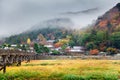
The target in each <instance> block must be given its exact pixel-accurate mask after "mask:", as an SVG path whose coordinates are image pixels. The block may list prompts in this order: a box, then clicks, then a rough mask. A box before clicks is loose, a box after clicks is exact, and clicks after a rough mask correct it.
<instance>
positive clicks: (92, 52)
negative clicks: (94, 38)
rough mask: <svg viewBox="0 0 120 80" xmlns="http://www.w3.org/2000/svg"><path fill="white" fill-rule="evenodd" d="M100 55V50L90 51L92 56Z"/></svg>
mask: <svg viewBox="0 0 120 80" xmlns="http://www.w3.org/2000/svg"><path fill="white" fill-rule="evenodd" d="M98 53H99V50H98V49H93V50H90V54H91V55H98Z"/></svg>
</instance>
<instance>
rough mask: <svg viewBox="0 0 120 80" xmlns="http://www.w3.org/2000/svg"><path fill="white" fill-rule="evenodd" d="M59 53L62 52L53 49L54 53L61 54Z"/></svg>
mask: <svg viewBox="0 0 120 80" xmlns="http://www.w3.org/2000/svg"><path fill="white" fill-rule="evenodd" d="M59 54H60V52H59V51H57V50H53V51H52V55H59Z"/></svg>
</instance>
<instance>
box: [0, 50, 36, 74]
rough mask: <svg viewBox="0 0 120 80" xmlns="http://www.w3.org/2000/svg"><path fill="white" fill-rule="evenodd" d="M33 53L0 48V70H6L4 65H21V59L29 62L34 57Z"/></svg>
mask: <svg viewBox="0 0 120 80" xmlns="http://www.w3.org/2000/svg"><path fill="white" fill-rule="evenodd" d="M35 57H36V56H35V53H32V52H25V51H19V50H0V71H1V70H3V73H5V72H6V66H10V65H12V64H15V63H16V65H17V66H20V65H21V62H22V61H26V62H30V60H34V59H35Z"/></svg>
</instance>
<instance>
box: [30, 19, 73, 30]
mask: <svg viewBox="0 0 120 80" xmlns="http://www.w3.org/2000/svg"><path fill="white" fill-rule="evenodd" d="M73 26H74V23H73V22H72V21H71V19H69V18H54V19H49V20H46V21H43V22H41V23H38V24H36V25H34V26H33V27H31V28H30V29H29V31H33V30H38V29H42V28H47V27H49V28H69V29H70V28H73Z"/></svg>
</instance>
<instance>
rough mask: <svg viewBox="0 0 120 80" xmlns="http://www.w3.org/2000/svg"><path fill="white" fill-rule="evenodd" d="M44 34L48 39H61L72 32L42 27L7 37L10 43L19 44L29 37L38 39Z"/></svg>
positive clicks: (7, 41)
mask: <svg viewBox="0 0 120 80" xmlns="http://www.w3.org/2000/svg"><path fill="white" fill-rule="evenodd" d="M39 34H42V35H43V36H44V37H45V38H46V39H56V40H57V39H61V38H64V37H66V35H67V34H70V32H69V30H66V29H64V28H50V27H47V28H42V29H38V30H35V31H30V32H25V33H21V34H19V35H14V36H11V37H9V38H6V41H5V42H6V43H9V44H19V43H26V41H27V39H28V38H30V39H31V40H32V41H33V40H36V39H37V37H38V35H39Z"/></svg>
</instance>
